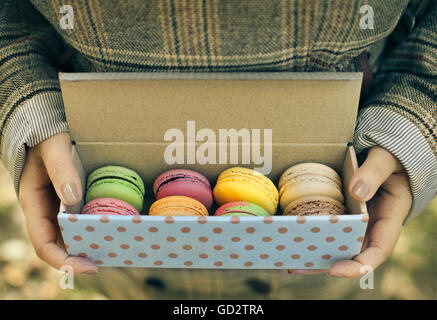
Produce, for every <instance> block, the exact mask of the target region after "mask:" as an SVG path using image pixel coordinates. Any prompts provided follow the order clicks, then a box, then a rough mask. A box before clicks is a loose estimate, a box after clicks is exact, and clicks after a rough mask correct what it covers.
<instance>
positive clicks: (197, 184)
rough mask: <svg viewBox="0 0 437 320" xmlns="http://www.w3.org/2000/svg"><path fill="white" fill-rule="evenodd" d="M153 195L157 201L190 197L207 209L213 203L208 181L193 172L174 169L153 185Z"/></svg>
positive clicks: (161, 176) (163, 174)
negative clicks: (170, 197)
mask: <svg viewBox="0 0 437 320" xmlns="http://www.w3.org/2000/svg"><path fill="white" fill-rule="evenodd" d="M153 193H154V194H155V197H156V199H157V200H159V199H161V198H164V197H169V196H186V197H190V198H193V199H196V200H198V201H199V202H201V203H202V204H203V205H204V206H205V207H206V208H207V209H210V208H211V206H212V202H213V198H212V191H211V185H210V183H209V181H208V179H207V178H205V177H204V176H203V175H201V174H200V173H198V172H196V171H193V170H186V169H173V170H169V171H166V172H164V173H162V174H161V175H160V176H159V177H158V178H156V180H155V182H154V183H153Z"/></svg>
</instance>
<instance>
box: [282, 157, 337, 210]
mask: <svg viewBox="0 0 437 320" xmlns="http://www.w3.org/2000/svg"><path fill="white" fill-rule="evenodd" d="M312 195H322V196H327V197H330V198H334V199H336V200H337V201H339V202H340V203H344V197H343V193H342V183H341V178H340V176H339V175H338V174H337V172H335V170H333V169H332V168H330V167H328V166H326V165H324V164H321V163H314V162H306V163H300V164H297V165H295V166H292V167H291V168H288V169H287V170H286V171H285V172H284V173H283V174H282V175H281V178H280V179H279V200H280V205H281V208H282V210H285V208H286V207H287V206H288V204H290V203H291V202H293V201H294V200H297V199H300V198H303V197H307V196H312Z"/></svg>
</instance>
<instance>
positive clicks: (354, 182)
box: [349, 147, 402, 201]
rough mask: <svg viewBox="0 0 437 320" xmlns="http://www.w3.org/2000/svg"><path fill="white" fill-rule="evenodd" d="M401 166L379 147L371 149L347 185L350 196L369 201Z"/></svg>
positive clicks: (393, 157)
mask: <svg viewBox="0 0 437 320" xmlns="http://www.w3.org/2000/svg"><path fill="white" fill-rule="evenodd" d="M401 168H402V166H401V164H400V163H399V161H398V160H397V158H396V157H395V156H393V155H392V154H391V153H390V152H388V151H387V150H385V149H383V148H381V147H373V148H371V149H370V150H369V152H368V154H367V158H366V161H364V163H363V164H362V165H361V167H359V168H358V170H357V171H356V172H355V174H354V175H353V177H352V179H351V182H350V184H349V191H350V193H351V195H352V196H353V197H354V198H355V199H357V200H361V201H368V200H370V199H371V198H372V197H373V196H374V195H375V193H376V192H377V191H378V189H379V187H380V186H381V185H382V184H383V183H384V181H385V180H387V178H388V177H390V176H391V175H392V173H393V172H395V171H397V170H399V169H401Z"/></svg>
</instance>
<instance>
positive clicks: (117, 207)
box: [82, 198, 140, 216]
mask: <svg viewBox="0 0 437 320" xmlns="http://www.w3.org/2000/svg"><path fill="white" fill-rule="evenodd" d="M82 214H104V215H119V216H137V215H139V214H140V213H139V212H138V210H137V209H135V208H134V207H133V206H131V205H130V204H129V203H127V202H125V201H123V200H120V199H115V198H97V199H94V200H91V201H90V202H88V203H87V204H86V205H85V206H84V207H83V208H82Z"/></svg>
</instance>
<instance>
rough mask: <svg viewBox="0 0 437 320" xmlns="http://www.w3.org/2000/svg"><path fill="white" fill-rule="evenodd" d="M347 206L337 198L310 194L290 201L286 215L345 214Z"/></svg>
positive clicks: (285, 211)
mask: <svg viewBox="0 0 437 320" xmlns="http://www.w3.org/2000/svg"><path fill="white" fill-rule="evenodd" d="M345 213H346V208H345V207H344V206H343V205H342V204H341V203H340V202H339V201H337V200H335V199H333V198H330V197H326V196H317V195H315V196H308V197H303V198H299V199H297V200H294V201H292V202H290V204H289V205H288V206H287V208H285V210H284V213H283V215H284V216H326V215H340V214H345Z"/></svg>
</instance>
